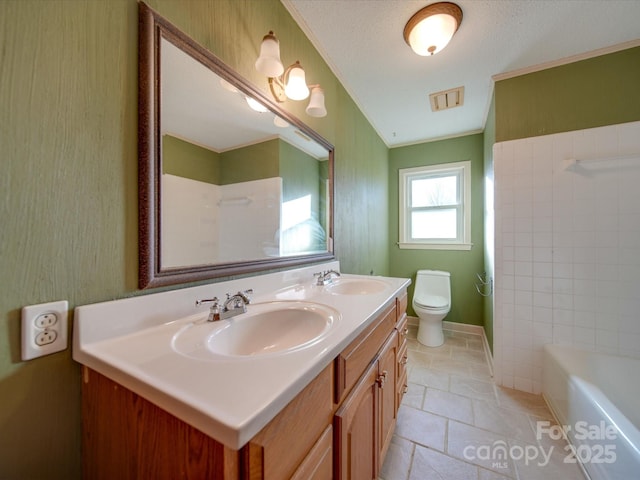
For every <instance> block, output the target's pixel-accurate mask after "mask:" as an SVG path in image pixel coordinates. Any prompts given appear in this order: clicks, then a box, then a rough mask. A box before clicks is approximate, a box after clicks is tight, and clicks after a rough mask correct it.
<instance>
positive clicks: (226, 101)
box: [73, 2, 410, 480]
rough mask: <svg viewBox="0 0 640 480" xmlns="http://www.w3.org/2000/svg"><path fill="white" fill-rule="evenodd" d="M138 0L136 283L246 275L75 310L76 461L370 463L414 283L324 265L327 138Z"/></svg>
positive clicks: (235, 468) (316, 466) (288, 468)
mask: <svg viewBox="0 0 640 480" xmlns="http://www.w3.org/2000/svg"><path fill="white" fill-rule="evenodd" d="M138 6H139V18H138V22H139V30H138V42H139V52H138V54H139V62H138V86H139V93H138V97H139V102H138V103H139V105H138V115H139V121H138V127H139V131H138V176H139V178H138V180H139V181H138V197H139V198H138V206H139V224H138V226H139V232H138V238H139V255H138V259H139V276H138V278H139V287H140V289H145V288H155V287H165V286H168V285H174V286H175V285H179V284H185V283H193V282H198V281H205V280H211V279H214V278H220V277H225V278H234V277H235V278H236V279H234V280H228V281H223V282H218V283H213V284H208V285H201V286H196V287H189V288H179V289H176V290H171V291H165V292H161V293H154V294H150V295H140V296H135V297H132V298H126V299H122V300H115V301H111V302H104V303H99V304H93V305H85V306H80V307H77V308H76V309H75V318H74V332H73V334H74V340H73V342H74V343H73V358H74V359H75V360H76V361H77V362H79V363H80V364H81V365H82V423H83V425H82V431H83V442H82V444H83V453H82V458H83V477H84V478H90V479H108V480H112V479H114V478H121V479H147V478H153V479H171V480H174V479H178V478H188V479H196V480H199V479H205V478H207V479H225V480H238V479H270V480H284V479H298V480H310V479H316V480H320V479H331V478H335V479H360V478H362V479H376V478H377V474H378V471H379V469H380V466H381V465H382V461H383V458H384V455H385V453H386V451H387V449H388V447H389V444H390V441H391V437H392V434H393V429H394V426H395V422H396V415H397V411H398V407H399V405H400V401H401V398H402V395H403V394H404V391H405V389H406V388H407V374H406V360H407V353H406V351H407V347H406V332H407V327H406V321H407V320H406V313H405V312H406V306H407V300H406V299H407V293H406V291H407V286H408V285H409V282H410V281H409V280H408V279H400V278H385V277H373V276H362V275H347V274H341V275H340V274H337V273H335V274H331V273H328V272H331V271H332V270H333V271H336V272H339V263H338V262H337V261H335V256H334V253H333V243H334V232H333V223H334V222H333V211H334V195H333V176H334V147H333V146H332V145H331V144H330V143H329V142H327V141H326V140H325V139H324V138H322V137H321V136H320V135H319V134H318V133H317V132H315V131H314V130H312V129H311V128H310V127H309V126H307V125H306V124H304V123H303V122H301V121H300V120H299V119H298V118H296V117H295V116H293V115H292V114H291V113H290V112H288V111H286V110H284V109H283V108H282V107H281V106H280V105H279V104H278V102H277V101H276V100H277V98H275V99H273V98H271V97H270V96H269V94H268V92H267V91H266V89H265V85H263V86H261V87H259V86H256V85H254V84H252V83H251V82H249V81H247V80H246V79H245V78H243V77H242V76H241V75H239V74H238V72H236V71H234V70H233V69H232V68H230V67H229V66H228V65H226V64H225V63H224V62H223V61H222V60H221V59H220V58H218V57H217V56H216V55H214V54H213V53H212V52H210V51H209V50H208V49H206V48H205V47H203V46H202V45H201V44H200V43H198V42H196V41H195V40H194V39H193V38H191V37H190V36H189V35H187V34H186V33H185V32H183V31H181V30H180V29H178V28H177V27H176V26H175V25H173V24H172V23H171V22H169V21H168V20H167V19H165V18H163V17H162V16H160V15H159V14H158V13H157V12H155V11H153V10H152V9H151V8H149V7H148V6H147V5H146V4H144V3H143V2H139V4H138ZM187 23H188V22H187ZM200 23H201V22H199V21H198V22H195V23H194V24H192V25H190V29H191V30H192V31H193V32H196V33H197V32H199V36H200V38H205V39H206V38H209V37H210V34H209V32H208V30H207V31H205V32H204V33H203V32H202V31H201V28H202V26H201V24H200ZM205 28H206V27H205ZM243 34H247V32H243ZM256 40H257V41H259V39H256ZM231 41H233V42H235V40H233V39H232V40H231ZM242 41H243V42H246V41H251V40H250V39H242ZM265 81H266V79H265ZM199 87H201V88H199ZM248 99H252V100H254V101H255V102H258V103H259V104H260V105H261V106H263V107H264V108H265V109H266V110H267V111H266V112H263V113H259V114H257V113H256V112H255V111H253V110H251V109H250V108H248V106H247V101H248ZM203 132H205V134H204V135H203ZM177 186H180V188H179V189H178V190H177V191H175V190H174V188H177ZM263 190H264V191H263ZM265 199H266V200H265ZM294 207H295V208H294ZM267 220H268V221H267ZM276 269H279V270H281V271H278V272H276V273H266V274H261V275H255V276H252V277H249V276H247V275H249V274H255V273H256V272H266V271H274V270H276ZM318 272H320V275H319V278H316V274H318ZM325 273H326V274H325ZM237 276H242V277H243V278H240V279H238V278H237ZM227 295H228V297H227ZM249 297H250V298H249ZM218 299H222V300H218Z"/></svg>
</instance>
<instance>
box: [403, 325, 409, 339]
mask: <svg viewBox="0 0 640 480" xmlns="http://www.w3.org/2000/svg"><path fill="white" fill-rule="evenodd" d="M408 333H409V327H404V330H402V335H404V336H405V337H406V336H407V334H408Z"/></svg>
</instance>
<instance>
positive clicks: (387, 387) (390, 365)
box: [378, 331, 398, 467]
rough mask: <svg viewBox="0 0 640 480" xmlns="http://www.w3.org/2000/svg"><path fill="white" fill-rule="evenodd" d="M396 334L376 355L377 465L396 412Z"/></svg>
mask: <svg viewBox="0 0 640 480" xmlns="http://www.w3.org/2000/svg"><path fill="white" fill-rule="evenodd" d="M397 365H398V334H397V332H395V331H393V333H392V334H391V336H390V337H389V339H388V340H387V343H386V344H385V346H384V347H383V349H382V351H381V352H380V355H379V357H378V387H379V391H378V393H379V395H380V402H379V406H380V408H379V421H380V428H379V434H378V436H379V438H380V444H379V452H380V455H379V465H378V466H379V467H382V461H383V459H384V456H385V455H386V453H387V450H388V449H389V445H390V444H391V437H393V431H394V429H395V427H396V419H397V414H398V404H397V401H398V396H397V392H396V386H397V373H398V367H397Z"/></svg>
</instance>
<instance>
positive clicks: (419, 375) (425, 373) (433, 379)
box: [409, 366, 449, 390]
mask: <svg viewBox="0 0 640 480" xmlns="http://www.w3.org/2000/svg"><path fill="white" fill-rule="evenodd" d="M409 381H410V382H413V383H417V384H419V385H424V386H426V387H433V388H437V389H439V390H449V374H448V373H446V372H440V371H438V370H432V369H429V368H425V367H421V366H416V367H414V368H413V369H412V370H411V372H410V373H409Z"/></svg>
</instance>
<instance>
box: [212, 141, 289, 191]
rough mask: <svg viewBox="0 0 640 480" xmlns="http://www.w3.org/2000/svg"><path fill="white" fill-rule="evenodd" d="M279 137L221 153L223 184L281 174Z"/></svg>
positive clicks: (221, 177) (221, 178)
mask: <svg viewBox="0 0 640 480" xmlns="http://www.w3.org/2000/svg"><path fill="white" fill-rule="evenodd" d="M279 157H280V142H279V141H278V140H277V139H274V140H268V141H266V142H260V143H256V144H253V145H249V146H246V147H241V148H235V149H233V150H228V151H226V152H223V153H221V154H220V180H221V182H222V183H221V185H229V184H231V183H240V182H250V181H252V180H262V179H263V178H273V177H278V176H280V159H279Z"/></svg>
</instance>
